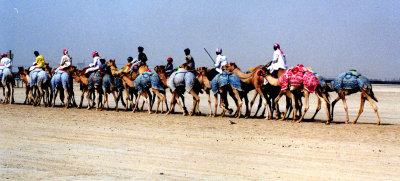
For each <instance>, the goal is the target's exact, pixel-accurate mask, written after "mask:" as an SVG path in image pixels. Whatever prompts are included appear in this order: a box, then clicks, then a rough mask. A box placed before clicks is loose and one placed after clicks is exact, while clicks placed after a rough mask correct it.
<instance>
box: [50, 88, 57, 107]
mask: <svg viewBox="0 0 400 181" xmlns="http://www.w3.org/2000/svg"><path fill="white" fill-rule="evenodd" d="M53 92H54V93H53V100H52V101H53V104H52V105H51V107H55V106H56V98H57V93H58V89H55V90H53Z"/></svg>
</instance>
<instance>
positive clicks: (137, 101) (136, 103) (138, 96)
mask: <svg viewBox="0 0 400 181" xmlns="http://www.w3.org/2000/svg"><path fill="white" fill-rule="evenodd" d="M142 92H143V90H142V91H140V92H139V93H138V95H137V96H136V100H135V106H134V107H133V110H132V112H135V111H136V109H137V106H138V103H139V99H140V96H142Z"/></svg>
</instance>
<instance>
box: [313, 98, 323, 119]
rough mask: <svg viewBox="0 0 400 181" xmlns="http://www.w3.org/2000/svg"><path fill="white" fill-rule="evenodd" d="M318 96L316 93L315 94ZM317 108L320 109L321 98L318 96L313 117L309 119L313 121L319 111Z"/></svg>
mask: <svg viewBox="0 0 400 181" xmlns="http://www.w3.org/2000/svg"><path fill="white" fill-rule="evenodd" d="M317 96H318V95H317ZM319 110H321V99H320V98H319V96H318V105H317V109H316V110H315V113H314V115H313V117H312V118H311V120H313V121H314V118H315V116H316V115H317V113H318V112H319Z"/></svg>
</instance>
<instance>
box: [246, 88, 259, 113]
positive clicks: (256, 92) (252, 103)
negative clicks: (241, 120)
mask: <svg viewBox="0 0 400 181" xmlns="http://www.w3.org/2000/svg"><path fill="white" fill-rule="evenodd" d="M257 95H258V91H257V90H256V91H255V92H254V96H253V98H252V99H251V101H250V110H249V112H248V113H246V116H245V118H249V117H250V114H251V110H252V108H253V105H254V101H255V100H256V97H257ZM260 97H261V95H260ZM247 114H248V115H247Z"/></svg>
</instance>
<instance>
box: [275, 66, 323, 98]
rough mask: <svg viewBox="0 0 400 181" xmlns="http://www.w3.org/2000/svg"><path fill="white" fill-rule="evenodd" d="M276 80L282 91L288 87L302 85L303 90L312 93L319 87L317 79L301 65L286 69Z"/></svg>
mask: <svg viewBox="0 0 400 181" xmlns="http://www.w3.org/2000/svg"><path fill="white" fill-rule="evenodd" d="M278 80H279V84H280V85H281V89H282V90H285V89H288V88H289V86H298V85H303V86H304V88H305V89H307V90H308V91H309V92H311V93H313V92H314V91H315V89H316V88H317V86H318V85H320V83H319V81H318V78H317V77H316V76H315V75H314V74H313V73H312V72H310V71H309V70H307V69H306V68H305V67H304V66H303V65H301V64H298V65H297V66H296V67H293V68H290V69H288V70H287V71H286V72H285V73H284V74H283V75H282V76H281V77H279V79H278Z"/></svg>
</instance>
